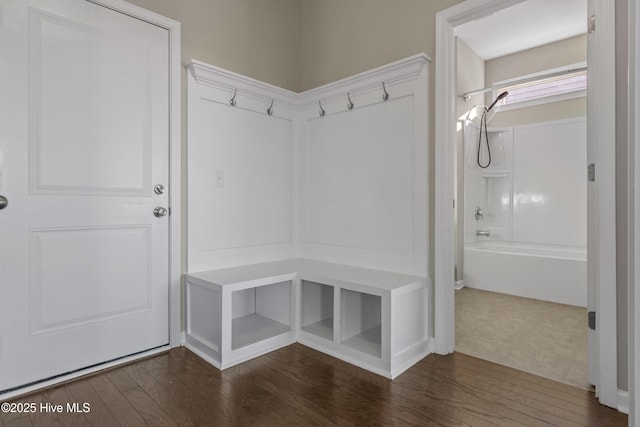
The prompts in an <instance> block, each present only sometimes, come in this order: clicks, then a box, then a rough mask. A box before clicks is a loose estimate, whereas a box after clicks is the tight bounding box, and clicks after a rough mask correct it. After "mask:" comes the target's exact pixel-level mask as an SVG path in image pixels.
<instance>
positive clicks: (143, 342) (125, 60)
mask: <svg viewBox="0 0 640 427" xmlns="http://www.w3.org/2000/svg"><path fill="white" fill-rule="evenodd" d="M168 48H169V42H168V32H167V30H165V29H162V28H159V27H156V26H154V25H152V24H149V23H146V22H143V21H140V20H137V19H135V18H132V17H130V16H127V15H124V14H121V13H118V12H116V11H113V10H110V9H107V8H105V7H102V6H98V5H96V4H93V3H90V2H88V1H85V0H53V1H52V0H0V57H2V58H3V61H6V64H12V66H11V67H0V92H2V93H3V94H4V95H3V96H2V97H0V194H2V195H4V196H6V197H7V198H8V199H9V205H8V206H7V207H6V208H5V209H3V210H0V295H1V296H0V398H1V396H2V394H1V393H2V391H3V390H9V389H13V388H16V387H20V386H21V385H24V384H28V383H31V382H34V381H39V380H42V379H46V378H50V377H53V376H56V375H60V374H64V373H68V372H70V371H74V370H77V369H81V368H84V367H88V366H92V365H95V364H99V363H102V362H105V361H109V360H112V359H115V358H119V357H122V356H126V355H129V354H133V353H137V352H140V351H144V350H147V349H150V348H154V347H157V346H161V345H164V344H167V343H168V341H169V337H168V330H169V324H168V254H169V249H168V237H169V224H168V217H161V218H156V217H155V216H154V214H153V210H154V208H155V207H156V206H164V207H167V206H168V198H167V195H168V191H166V192H165V193H163V194H160V195H158V194H155V193H154V192H153V189H152V188H153V186H154V185H155V184H162V185H164V186H165V187H166V188H168V167H169V166H168V160H169V159H168V153H169V146H168V141H169V138H168V132H169V125H168V119H169V118H168V115H169V110H168V108H169V102H168V100H169V92H168V90H169V68H168V67H169V55H168Z"/></svg>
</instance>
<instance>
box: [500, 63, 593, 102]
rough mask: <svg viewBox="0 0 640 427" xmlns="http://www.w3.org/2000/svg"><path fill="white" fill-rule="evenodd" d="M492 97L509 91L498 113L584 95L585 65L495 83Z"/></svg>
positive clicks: (585, 82)
mask: <svg viewBox="0 0 640 427" xmlns="http://www.w3.org/2000/svg"><path fill="white" fill-rule="evenodd" d="M495 86H496V87H497V88H498V89H496V90H495V92H494V96H495V95H497V94H499V93H502V92H504V91H508V92H509V95H508V96H507V97H505V98H503V99H502V100H501V101H500V103H499V104H498V105H501V106H502V107H501V110H502V111H504V110H509V109H513V108H523V107H530V106H533V105H539V104H546V103H550V102H557V101H563V100H566V99H573V98H578V97H582V96H586V89H587V69H586V65H585V64H578V65H577V66H573V67H571V68H565V69H554V70H548V71H546V72H544V73H537V75H528V76H523V77H520V78H517V79H510V80H507V81H503V82H498V83H497V84H496V85H495Z"/></svg>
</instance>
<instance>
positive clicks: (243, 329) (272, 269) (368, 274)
mask: <svg viewBox="0 0 640 427" xmlns="http://www.w3.org/2000/svg"><path fill="white" fill-rule="evenodd" d="M186 287H187V289H186V290H187V294H186V328H185V329H186V332H185V339H184V344H185V346H186V347H187V348H189V349H190V350H192V351H194V352H195V353H196V354H198V355H199V356H201V357H202V358H204V359H205V360H207V361H208V362H209V363H211V364H213V365H214V366H216V367H217V368H218V369H225V368H228V367H231V366H233V365H236V364H238V363H241V362H244V361H246V360H249V359H251V358H254V357H257V356H260V355H262V354H265V353H267V352H269V351H272V350H275V349H277V348H280V347H284V346H286V345H289V344H291V343H294V342H296V341H297V342H300V343H301V344H304V345H307V346H309V347H311V348H314V349H316V350H318V351H321V352H324V353H326V354H329V355H331V356H334V357H337V358H339V359H342V360H344V361H346V362H349V363H352V364H354V365H357V366H360V367H361V368H364V369H367V370H369V371H372V372H375V373H377V374H380V375H383V376H385V377H387V378H395V377H396V376H398V375H399V374H401V373H402V372H404V371H405V370H406V369H408V368H409V367H411V366H412V365H413V364H415V363H416V362H418V361H419V360H420V359H422V358H423V357H424V356H426V355H427V354H429V353H431V351H432V349H431V343H430V340H429V335H430V334H429V330H430V328H429V318H430V316H429V311H428V307H429V295H430V289H429V288H430V286H429V281H428V279H427V278H425V277H418V276H411V275H406V274H399V273H392V272H387V271H379V270H372V269H367V268H361V267H353V266H347V265H341V264H333V263H328V262H321V261H314V260H309V259H288V260H283V261H276V262H268V263H261V264H251V265H244V266H240V267H233V268H225V269H219V270H210V271H204V272H199V273H189V274H187V275H186Z"/></svg>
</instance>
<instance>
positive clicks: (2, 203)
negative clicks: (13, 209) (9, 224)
mask: <svg viewBox="0 0 640 427" xmlns="http://www.w3.org/2000/svg"><path fill="white" fill-rule="evenodd" d="M8 205H9V199H7V198H6V197H4V196H0V209H4V208H6V207H7V206H8Z"/></svg>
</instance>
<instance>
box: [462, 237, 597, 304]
mask: <svg viewBox="0 0 640 427" xmlns="http://www.w3.org/2000/svg"><path fill="white" fill-rule="evenodd" d="M463 265H464V271H463V281H464V286H467V287H469V288H475V289H483V290H487V291H493V292H500V293H504V294H510V295H516V296H521V297H527V298H535V299H540V300H545V301H551V302H557V303H561V304H570V305H575V306H580V307H586V306H587V250H586V248H579V247H565V246H543V245H535V244H519V243H514V242H505V241H491V240H483V241H478V242H473V243H465V247H464V264H463Z"/></svg>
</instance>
